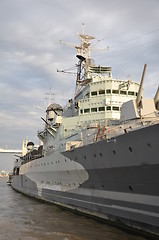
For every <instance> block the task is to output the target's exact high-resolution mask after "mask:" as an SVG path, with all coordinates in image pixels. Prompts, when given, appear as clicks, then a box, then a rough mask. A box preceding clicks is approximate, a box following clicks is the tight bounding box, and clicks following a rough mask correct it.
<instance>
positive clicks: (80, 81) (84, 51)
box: [58, 23, 109, 96]
mask: <svg viewBox="0 0 159 240" xmlns="http://www.w3.org/2000/svg"><path fill="white" fill-rule="evenodd" d="M77 36H78V38H79V39H80V40H81V43H80V45H76V44H72V43H68V42H63V41H62V40H60V43H61V44H65V45H68V46H71V47H74V48H76V50H77V54H76V57H77V58H78V59H79V61H78V64H77V65H76V67H77V79H76V89H75V96H76V95H77V94H78V93H79V92H80V91H81V89H82V88H83V87H84V86H86V85H87V84H88V83H90V82H91V80H92V71H90V67H95V61H94V60H93V59H92V58H91V51H92V50H98V51H99V50H108V49H109V48H108V47H107V48H104V49H97V48H95V49H94V48H93V47H91V41H92V40H94V39H95V37H94V36H90V35H88V34H85V28H84V23H82V33H81V34H79V33H77ZM58 72H65V71H59V70H58ZM66 73H67V72H66Z"/></svg>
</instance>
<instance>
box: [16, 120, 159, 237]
mask: <svg viewBox="0 0 159 240" xmlns="http://www.w3.org/2000/svg"><path fill="white" fill-rule="evenodd" d="M158 133H159V125H158V124H157V125H154V126H151V127H147V128H143V129H140V130H136V131H134V132H131V133H126V134H124V135H121V136H118V137H117V138H116V139H111V140H110V141H107V140H103V141H100V142H96V143H94V144H91V145H88V146H83V147H81V148H77V149H74V150H72V151H69V152H64V153H63V155H65V156H66V157H67V158H69V159H72V160H73V161H75V162H78V163H79V164H81V165H82V166H83V167H84V169H86V171H87V172H88V175H89V177H88V179H87V180H86V181H84V182H83V183H82V184H80V186H79V187H78V188H75V189H71V190H69V191H55V190H52V189H47V188H45V187H44V188H43V189H42V191H41V194H40V195H39V192H38V186H37V184H36V182H34V181H33V180H30V179H29V178H28V177H27V176H25V175H17V176H14V177H13V179H12V186H13V188H14V189H16V190H18V191H20V192H23V193H25V194H28V195H30V196H33V197H36V198H39V199H42V200H45V201H49V202H53V203H56V204H59V205H62V206H65V207H68V208H71V209H74V210H78V211H80V212H84V213H87V214H90V215H93V216H97V217H100V218H103V219H109V220H112V221H121V222H123V223H125V224H127V225H129V226H131V227H135V228H139V229H142V230H144V231H148V232H151V233H155V234H156V235H159V174H158V172H159V157H158V149H159V141H158ZM39 174H40V173H39Z"/></svg>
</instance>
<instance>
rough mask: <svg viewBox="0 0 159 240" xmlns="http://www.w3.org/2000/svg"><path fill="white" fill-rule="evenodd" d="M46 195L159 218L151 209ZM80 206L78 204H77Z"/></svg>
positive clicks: (158, 214)
mask: <svg viewBox="0 0 159 240" xmlns="http://www.w3.org/2000/svg"><path fill="white" fill-rule="evenodd" d="M45 194H46V195H51V196H53V197H58V198H60V199H62V198H63V199H68V200H71V201H76V202H82V203H87V204H90V205H96V206H101V207H107V208H110V209H117V210H123V211H127V212H133V213H137V214H139V213H140V214H143V215H145V216H152V217H157V218H159V213H154V212H149V211H144V210H139V209H135V208H128V207H123V206H117V205H107V204H101V203H97V202H90V201H85V200H80V199H77V198H71V197H65V196H62V195H56V194H55V195H54V194H50V193H45ZM77 206H78V205H77Z"/></svg>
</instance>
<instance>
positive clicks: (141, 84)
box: [136, 64, 147, 107]
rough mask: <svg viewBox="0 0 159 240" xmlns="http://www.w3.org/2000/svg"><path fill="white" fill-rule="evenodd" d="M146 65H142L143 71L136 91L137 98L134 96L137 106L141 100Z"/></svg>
mask: <svg viewBox="0 0 159 240" xmlns="http://www.w3.org/2000/svg"><path fill="white" fill-rule="evenodd" d="M146 67H147V64H145V65H144V70H143V73H142V78H141V83H140V87H139V91H138V94H137V98H136V105H137V107H138V106H139V104H140V101H141V96H142V89H143V84H144V77H145V72H146Z"/></svg>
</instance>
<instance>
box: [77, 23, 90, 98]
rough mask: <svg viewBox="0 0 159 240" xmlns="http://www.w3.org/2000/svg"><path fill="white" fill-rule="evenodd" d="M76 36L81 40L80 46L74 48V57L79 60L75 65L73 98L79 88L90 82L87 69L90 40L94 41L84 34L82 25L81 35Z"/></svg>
mask: <svg viewBox="0 0 159 240" xmlns="http://www.w3.org/2000/svg"><path fill="white" fill-rule="evenodd" d="M77 35H78V37H79V38H80V40H81V44H80V45H79V46H75V48H76V49H77V55H76V57H77V58H78V59H79V62H78V65H77V66H78V68H77V79H76V89H75V96H76V95H77V94H78V93H79V92H80V90H81V88H82V87H83V86H85V85H87V84H88V82H90V80H91V78H90V76H89V71H88V68H89V66H90V65H91V56H90V55H91V54H90V53H91V40H93V39H95V37H93V36H89V35H87V34H85V33H84V23H82V34H78V33H77ZM82 71H83V73H82ZM82 74H83V75H82Z"/></svg>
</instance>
